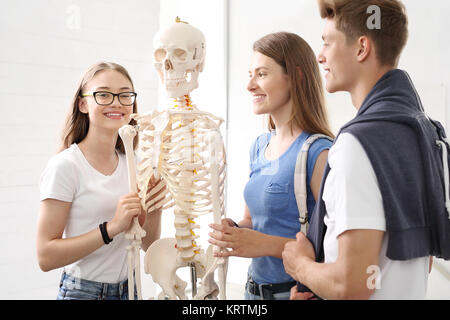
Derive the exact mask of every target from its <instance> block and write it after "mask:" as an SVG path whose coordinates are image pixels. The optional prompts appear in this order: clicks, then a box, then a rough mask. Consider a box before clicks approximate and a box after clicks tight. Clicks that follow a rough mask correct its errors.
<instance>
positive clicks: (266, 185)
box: [244, 132, 331, 284]
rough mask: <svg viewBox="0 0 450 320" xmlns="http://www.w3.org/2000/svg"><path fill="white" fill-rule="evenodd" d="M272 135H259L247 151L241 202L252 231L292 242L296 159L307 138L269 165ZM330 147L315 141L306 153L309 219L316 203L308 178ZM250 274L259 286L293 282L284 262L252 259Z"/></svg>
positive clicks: (295, 214) (295, 224) (304, 135)
mask: <svg viewBox="0 0 450 320" xmlns="http://www.w3.org/2000/svg"><path fill="white" fill-rule="evenodd" d="M273 134H274V133H265V134H262V135H260V136H259V137H258V138H257V139H256V140H255V142H253V144H252V146H251V148H250V180H249V181H248V183H247V185H246V186H245V189H244V198H245V202H246V204H247V207H248V208H249V210H250V215H251V218H252V223H253V230H256V231H259V232H261V233H265V234H269V235H273V236H279V237H285V238H292V239H295V235H296V234H297V232H299V231H300V222H299V220H298V217H299V213H298V207H297V202H296V200H295V195H294V171H295V162H296V160H297V155H298V153H299V151H300V149H301V147H302V145H303V143H304V142H305V141H306V139H308V137H309V136H310V134H308V133H305V132H303V133H302V134H300V135H299V136H298V137H297V139H296V140H295V141H294V142H293V143H292V144H291V146H290V147H289V148H288V150H287V151H286V152H285V153H283V154H282V155H281V156H280V157H279V158H278V159H276V160H273V161H269V160H267V159H266V158H265V156H264V154H265V151H266V147H267V145H268V144H269V141H270V139H271V137H272V136H273ZM330 147H331V142H330V141H329V140H327V139H318V140H316V141H315V142H314V143H313V144H312V145H311V146H310V149H309V152H308V161H307V180H306V181H307V207H308V215H309V218H311V213H312V212H313V209H314V206H315V204H316V203H315V201H314V197H313V194H312V192H311V188H310V186H309V185H310V181H311V176H312V173H313V170H314V165H315V163H316V159H317V157H318V155H319V154H320V153H321V152H322V151H323V150H326V149H329V148H330ZM249 274H250V276H251V277H252V278H253V280H254V281H256V282H257V283H258V284H268V283H282V282H288V281H293V279H292V277H291V276H290V275H288V274H287V273H286V271H285V270H284V266H283V261H282V260H281V259H278V258H274V257H268V256H265V257H259V258H253V259H252V263H251V265H250V268H249Z"/></svg>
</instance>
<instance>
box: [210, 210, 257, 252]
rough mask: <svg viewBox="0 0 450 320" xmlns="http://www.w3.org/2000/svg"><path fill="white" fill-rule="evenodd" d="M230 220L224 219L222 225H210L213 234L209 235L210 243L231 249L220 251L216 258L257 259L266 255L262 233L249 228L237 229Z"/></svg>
mask: <svg viewBox="0 0 450 320" xmlns="http://www.w3.org/2000/svg"><path fill="white" fill-rule="evenodd" d="M229 220H230V219H223V220H222V224H210V225H209V227H210V228H212V229H213V230H215V231H213V232H210V233H209V236H210V237H211V238H210V239H209V240H208V242H209V243H211V244H213V245H216V246H218V247H220V248H222V249H231V251H230V250H222V251H218V252H217V253H215V254H214V256H215V257H230V256H236V257H245V258H256V257H261V256H263V255H264V253H263V251H262V250H261V249H262V246H261V241H262V239H263V237H264V235H263V234H262V233H260V232H257V231H254V230H252V229H248V228H237V227H235V226H234V223H232V222H231V221H229Z"/></svg>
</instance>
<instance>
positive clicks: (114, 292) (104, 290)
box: [59, 272, 128, 299]
mask: <svg viewBox="0 0 450 320" xmlns="http://www.w3.org/2000/svg"><path fill="white" fill-rule="evenodd" d="M59 286H60V288H62V287H64V288H65V289H66V290H67V291H73V290H75V291H82V292H85V293H87V294H91V295H95V296H98V298H99V299H102V298H103V299H104V298H107V297H117V298H119V297H122V296H123V295H124V294H127V292H128V279H125V280H123V281H121V282H118V283H103V282H96V281H91V280H85V279H80V278H76V277H73V276H71V275H69V274H67V273H66V272H63V274H62V276H61V281H60V285H59ZM127 296H128V295H127Z"/></svg>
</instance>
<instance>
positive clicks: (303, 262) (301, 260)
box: [295, 255, 314, 283]
mask: <svg viewBox="0 0 450 320" xmlns="http://www.w3.org/2000/svg"><path fill="white" fill-rule="evenodd" d="M311 262H314V260H313V259H311V258H310V257H308V256H303V255H300V256H298V257H297V259H296V263H295V266H296V267H295V279H297V280H298V281H299V282H301V283H304V282H305V275H306V274H307V273H308V272H307V271H306V270H307V267H308V264H309V263H311Z"/></svg>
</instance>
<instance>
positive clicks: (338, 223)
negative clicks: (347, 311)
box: [323, 133, 429, 299]
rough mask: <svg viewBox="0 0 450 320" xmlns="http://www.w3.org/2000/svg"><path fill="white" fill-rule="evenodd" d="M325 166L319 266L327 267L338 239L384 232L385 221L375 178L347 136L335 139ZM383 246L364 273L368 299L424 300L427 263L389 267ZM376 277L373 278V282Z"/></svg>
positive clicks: (391, 262)
mask: <svg viewBox="0 0 450 320" xmlns="http://www.w3.org/2000/svg"><path fill="white" fill-rule="evenodd" d="M328 163H329V166H330V172H329V174H328V177H327V179H326V181H325V186H324V192H323V200H324V202H325V206H326V210H327V214H326V215H325V218H324V222H325V225H326V226H327V230H326V233H325V239H324V252H325V263H333V262H335V261H336V260H337V257H338V236H339V235H340V234H342V233H343V232H345V231H347V230H355V229H370V230H381V231H386V219H385V215H384V208H383V200H382V196H381V192H380V189H379V185H378V180H377V177H376V175H375V172H374V170H373V167H372V165H371V163H370V160H369V158H368V157H367V154H366V152H365V151H364V149H363V147H362V146H361V144H360V143H359V141H358V140H357V139H356V138H355V137H354V136H353V135H351V134H349V133H343V134H341V135H340V136H339V137H338V139H337V140H336V142H335V144H334V145H333V146H332V147H331V149H330V151H329V153H328ZM387 243H388V234H387V233H385V234H384V237H383V243H382V247H381V251H380V256H379V266H378V268H377V267H376V266H375V267H371V268H369V269H368V271H367V272H368V274H367V277H368V280H369V281H368V283H369V285H370V286H372V288H374V286H376V288H377V290H375V293H374V294H373V295H372V296H371V297H370V299H424V298H425V295H426V289H427V281H428V264H429V257H423V258H417V259H412V260H407V261H394V260H391V259H389V258H388V257H387V256H386V252H387ZM378 271H379V273H378ZM376 274H378V276H379V277H378V278H377V280H376V281H375V276H376ZM369 277H371V278H370V279H369ZM371 280H373V281H371Z"/></svg>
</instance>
